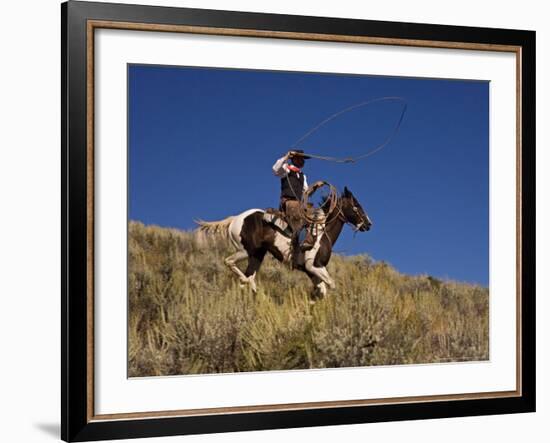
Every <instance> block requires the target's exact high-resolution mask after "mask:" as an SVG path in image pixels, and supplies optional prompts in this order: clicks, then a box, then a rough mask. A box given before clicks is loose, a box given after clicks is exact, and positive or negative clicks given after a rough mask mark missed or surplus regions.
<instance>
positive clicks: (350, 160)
mask: <svg viewBox="0 0 550 443" xmlns="http://www.w3.org/2000/svg"><path fill="white" fill-rule="evenodd" d="M384 101H395V102H401V103H402V104H403V109H402V110H401V114H400V115H399V119H398V121H397V124H396V125H395V127H394V128H393V131H392V132H390V134H389V136H388V137H387V138H386V139H385V140H384V141H383V142H382V143H381V144H379V145H377V146H375V147H374V148H371V149H370V150H369V151H367V152H366V153H364V154H362V155H359V156H356V157H343V158H339V157H330V156H324V155H317V154H310V153H304V154H303V155H304V156H306V157H311V158H315V159H318V160H325V161H331V162H336V163H355V162H357V161H358V160H362V159H364V158H367V157H370V156H371V155H373V154H376V153H377V152H378V151H380V150H382V149H383V148H385V147H386V146H387V145H388V144H389V143H390V142H391V141H392V139H393V138H394V137H395V135H396V134H397V132H398V131H399V128H400V127H401V123H403V118H404V117H405V113H406V112H407V101H406V100H405V99H404V98H403V97H378V98H375V99H372V100H367V101H365V102H361V103H357V104H355V105H353V106H350V107H348V108H345V109H342V110H341V111H338V112H336V113H334V114H332V115H331V116H329V117H328V118H326V119H324V120H323V121H321V122H320V123H319V124H317V125H316V126H314V127H313V128H312V129H310V130H309V131H308V132H306V133H305V134H304V135H303V136H301V137H300V138H299V139H298V140H297V141H296V142H295V143H294V144H293V145H292V147H291V150H293V149H298V147H299V145H300V144H301V143H302V142H303V141H304V140H305V139H307V138H308V137H309V136H310V135H312V134H313V133H315V132H317V130H318V129H320V128H321V127H322V126H324V125H325V124H327V123H328V122H330V121H331V120H334V119H335V118H338V117H340V116H341V115H343V114H345V113H347V112H350V111H353V110H355V109H358V108H362V107H364V106H368V105H371V104H373V103H378V102H384Z"/></svg>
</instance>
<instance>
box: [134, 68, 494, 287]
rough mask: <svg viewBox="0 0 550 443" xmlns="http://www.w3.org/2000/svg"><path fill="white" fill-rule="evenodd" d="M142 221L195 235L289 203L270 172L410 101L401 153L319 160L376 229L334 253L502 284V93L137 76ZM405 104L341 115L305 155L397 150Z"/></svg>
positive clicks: (335, 79) (312, 167)
mask: <svg viewBox="0 0 550 443" xmlns="http://www.w3.org/2000/svg"><path fill="white" fill-rule="evenodd" d="M128 94H129V218H130V219H131V220H139V221H142V222H143V223H145V224H157V225H160V226H170V227H176V228H181V229H192V228H194V227H195V226H194V223H193V219H197V218H202V219H205V220H216V219H221V218H224V217H226V216H228V215H231V214H236V213H239V212H240V211H243V210H246V209H249V208H254V207H257V208H265V207H270V206H272V207H277V206H278V200H279V186H280V184H279V179H278V178H276V177H275V176H274V175H273V173H272V171H271V166H272V164H273V163H274V161H275V160H276V159H277V158H278V157H280V156H282V155H283V154H284V153H285V152H286V151H287V150H288V149H289V148H290V147H291V146H292V145H293V144H294V143H295V142H296V141H297V140H298V139H299V138H300V137H301V136H302V135H304V134H305V133H306V132H307V131H308V130H309V129H311V128H312V127H314V126H315V125H316V124H318V123H319V122H320V121H322V120H323V119H325V118H326V117H328V116H330V115H331V114H334V113H336V112H338V111H340V110H342V109H344V108H347V107H349V106H352V105H354V104H356V103H359V102H363V101H366V100H370V99H373V98H377V97H382V96H401V97H403V98H405V99H406V100H407V102H408V110H407V113H406V115H405V118H404V120H403V123H402V126H401V128H400V131H399V132H398V134H397V135H396V136H395V138H394V139H393V140H392V141H391V143H390V144H389V145H388V146H387V147H386V148H384V149H383V150H381V151H380V152H378V153H377V154H375V155H373V156H372V157H369V158H368V159H366V160H364V161H361V162H358V163H355V164H335V163H329V162H324V161H320V160H309V161H308V162H307V163H306V167H305V169H304V172H305V173H306V174H307V176H308V181H309V182H310V183H312V182H314V181H316V180H327V181H329V182H331V183H332V184H334V185H335V186H337V187H338V188H339V189H343V187H344V186H348V188H349V189H350V190H351V191H352V192H353V193H354V195H355V196H356V197H357V199H358V200H359V201H360V202H361V204H362V206H363V208H364V209H365V210H366V212H367V213H368V215H369V217H370V218H371V219H372V221H373V228H372V230H371V231H370V232H367V233H359V234H357V235H356V237H355V238H354V236H353V233H352V232H351V230H350V229H349V228H346V229H345V232H344V233H343V235H342V236H341V237H340V239H339V240H338V243H337V244H336V247H335V250H336V251H337V252H340V253H344V254H348V255H351V254H359V253H368V254H369V255H370V256H372V257H373V258H375V259H376V260H384V261H386V262H388V263H390V264H392V265H393V266H395V267H396V268H397V269H398V270H399V271H401V272H404V273H408V274H421V273H427V274H430V275H433V276H436V277H440V278H451V279H454V280H459V281H467V282H475V283H480V284H483V285H487V284H488V280H489V251H488V248H489V83H488V82H481V81H462V80H441V79H418V78H400V77H372V76H354V75H340V74H338V75H334V74H315V73H290V72H267V71H250V70H227V69H204V68H202V69H201V68H185V67H163V66H142V65H130V66H129V90H128ZM400 106H401V105H400V104H398V103H391V102H383V103H376V104H373V105H371V106H366V107H363V108H360V109H358V110H356V111H352V112H349V113H346V114H344V115H342V116H341V117H339V118H337V119H335V120H333V121H331V122H330V123H328V124H327V125H325V126H323V127H321V128H320V129H319V131H317V132H316V133H315V134H313V135H312V136H311V137H309V138H307V139H306V140H305V141H304V142H303V144H302V145H301V146H300V147H301V148H302V149H304V150H306V152H307V151H309V152H312V153H316V154H320V155H332V156H340V157H346V156H352V155H359V154H362V153H364V152H366V151H368V150H369V149H371V148H372V147H373V146H375V145H377V144H378V143H380V142H381V141H382V140H384V138H385V137H387V136H388V134H389V133H390V132H391V130H392V128H393V127H394V125H395V124H396V122H397V119H398V118H399V115H400V111H401V107H400Z"/></svg>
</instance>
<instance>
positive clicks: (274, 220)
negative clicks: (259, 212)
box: [263, 208, 293, 238]
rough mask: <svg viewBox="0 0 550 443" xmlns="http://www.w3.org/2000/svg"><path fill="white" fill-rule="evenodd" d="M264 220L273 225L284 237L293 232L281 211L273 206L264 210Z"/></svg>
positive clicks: (289, 235)
mask: <svg viewBox="0 0 550 443" xmlns="http://www.w3.org/2000/svg"><path fill="white" fill-rule="evenodd" d="M263 219H264V221H266V222H267V223H269V224H271V225H273V226H274V227H275V229H277V230H278V231H279V232H280V233H281V234H283V235H284V236H286V237H289V238H291V237H292V235H293V233H292V229H291V228H290V226H289V224H288V223H287V222H286V220H285V214H284V213H283V212H282V211H279V210H278V209H275V208H267V209H266V210H265V213H264V216H263Z"/></svg>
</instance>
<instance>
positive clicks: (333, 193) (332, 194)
mask: <svg viewBox="0 0 550 443" xmlns="http://www.w3.org/2000/svg"><path fill="white" fill-rule="evenodd" d="M384 101H386V102H387V101H395V102H401V103H402V104H403V108H402V110H401V114H400V115H399V119H398V120H397V123H396V125H395V127H394V128H393V130H392V132H391V133H390V134H389V136H388V137H387V138H386V139H385V140H384V141H383V142H382V143H381V144H379V145H377V146H375V147H374V148H372V149H370V150H369V151H367V152H365V153H364V154H362V155H359V156H356V157H343V158H338V157H331V156H324V155H317V154H310V153H303V154H302V155H303V156H304V157H310V158H315V159H318V160H325V161H331V162H336V163H355V162H357V161H358V160H362V159H364V158H367V157H370V156H371V155H373V154H376V153H377V152H379V151H380V150H382V149H383V148H385V147H386V146H387V145H388V144H389V143H390V142H391V141H392V139H393V138H394V137H395V135H396V134H397V132H398V131H399V128H400V127H401V123H403V118H404V117H405V113H406V112H407V101H406V100H405V99H404V98H403V97H378V98H375V99H372V100H367V101H364V102H361V103H356V104H355V105H352V106H349V107H347V108H345V109H342V110H341V111H338V112H336V113H334V114H332V115H331V116H329V117H327V118H326V119H324V120H323V121H321V122H320V123H319V124H317V125H316V126H314V127H313V128H311V129H310V130H309V131H308V132H306V133H305V134H304V135H302V136H301V137H300V138H299V139H298V140H297V141H296V142H295V143H294V144H293V145H292V147H291V150H293V149H298V147H299V145H300V143H302V142H303V141H304V140H306V139H307V138H308V137H309V136H311V135H312V134H313V133H315V132H317V130H319V129H320V128H321V127H322V126H324V125H325V124H327V123H328V122H330V121H332V120H334V119H335V118H338V117H340V116H341V115H343V114H345V113H347V112H350V111H353V110H355V109H358V108H362V107H364V106H368V105H371V104H373V103H378V102H384ZM286 179H287V181H288V184H289V186H290V189H291V190H292V193H293V194H294V197H295V199H296V200H298V201H300V206H299V212H300V216H301V217H302V218H303V219H304V221H305V222H306V223H307V224H309V225H315V224H321V223H324V224H327V223H329V222H330V221H332V220H333V219H334V218H336V217H338V216H340V214H341V209H340V208H339V207H338V205H339V197H338V191H337V189H336V188H335V187H334V186H333V185H331V184H330V183H327V182H323V186H328V188H329V193H328V195H327V196H326V197H325V200H324V201H323V203H322V204H321V206H320V209H322V210H323V211H324V212H325V214H326V218H325V219H324V220H321V221H320V220H319V219H318V218H317V217H315V213H313V215H309V213H308V212H309V211H308V203H309V202H308V199H309V196H310V195H311V194H310V193H309V192H307V191H306V192H302V198H301V199H299V198H298V195H297V193H296V192H295V190H294V188H293V187H292V183H291V182H290V180H289V179H288V175H287V176H286ZM327 205H328V208H325V207H326V206H327ZM336 209H337V212H335V210H336ZM333 213H335V214H336V215H335V216H333V217H332V218H331V214H333Z"/></svg>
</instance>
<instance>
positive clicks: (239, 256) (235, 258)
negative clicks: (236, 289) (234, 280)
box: [225, 249, 248, 284]
mask: <svg viewBox="0 0 550 443" xmlns="http://www.w3.org/2000/svg"><path fill="white" fill-rule="evenodd" d="M247 257H248V253H247V252H246V251H245V250H244V249H240V250H238V251H237V252H235V253H234V254H232V255H230V256H229V257H227V258H226V259H225V264H226V265H227V266H229V269H231V271H233V273H234V274H235V275H236V276H237V277H239V280H240V282H241V283H242V284H247V283H248V278H247V276H246V275H244V274H243V272H242V271H241V270H240V269H239V268H238V267H237V262H240V261H242V260H244V259H245V258H247Z"/></svg>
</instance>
